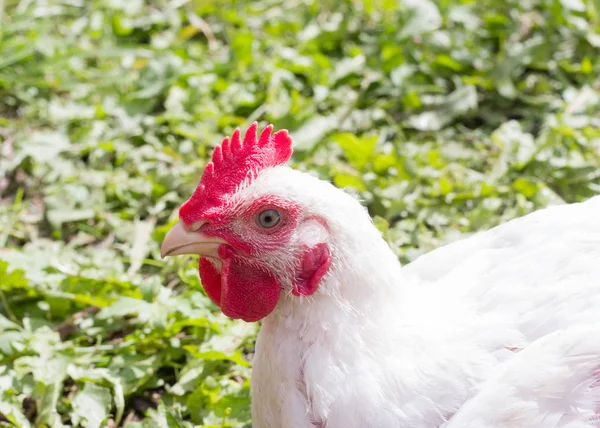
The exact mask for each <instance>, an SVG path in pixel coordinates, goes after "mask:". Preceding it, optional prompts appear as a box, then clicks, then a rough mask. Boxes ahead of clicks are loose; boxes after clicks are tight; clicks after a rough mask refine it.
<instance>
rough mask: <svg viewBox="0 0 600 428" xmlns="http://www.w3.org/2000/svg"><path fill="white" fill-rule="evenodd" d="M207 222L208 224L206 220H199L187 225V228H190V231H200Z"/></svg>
mask: <svg viewBox="0 0 600 428" xmlns="http://www.w3.org/2000/svg"><path fill="white" fill-rule="evenodd" d="M206 224H208V222H207V221H206V220H199V221H197V222H194V223H192V224H191V225H189V226H187V227H186V229H188V230H189V231H190V232H198V231H199V230H200V229H202V227H203V226H204V225H206Z"/></svg>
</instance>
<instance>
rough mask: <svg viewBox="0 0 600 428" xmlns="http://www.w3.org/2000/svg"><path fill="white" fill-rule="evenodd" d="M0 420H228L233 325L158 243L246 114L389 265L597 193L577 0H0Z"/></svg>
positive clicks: (594, 12)
mask: <svg viewBox="0 0 600 428" xmlns="http://www.w3.org/2000/svg"><path fill="white" fill-rule="evenodd" d="M0 7H1V8H2V20H1V22H2V24H1V27H0V116H1V117H0V141H1V142H2V143H1V146H0V425H2V426H19V427H29V426H41V427H43V426H48V427H59V426H63V425H64V426H87V427H99V426H106V425H108V426H118V425H120V424H125V425H126V426H128V427H141V426H144V427H146V426H147V427H155V426H163V427H167V426H168V427H188V426H192V425H200V426H211V427H212V426H216V427H219V426H223V427H239V426H249V419H250V415H249V399H248V392H249V381H248V377H249V373H250V364H249V362H248V361H249V358H250V357H251V354H252V347H253V340H254V337H255V334H256V330H257V328H256V326H254V325H248V324H244V323H241V322H231V321H229V320H227V319H225V318H224V317H223V316H222V315H220V314H219V313H218V312H217V311H216V308H215V306H214V305H212V304H211V303H210V301H209V299H208V298H207V297H206V296H205V294H204V292H203V291H202V287H201V285H200V283H199V279H198V274H197V269H196V262H195V260H194V259H193V258H192V257H189V258H187V259H186V258H174V259H170V260H166V261H162V260H160V257H159V253H158V248H159V244H160V241H161V239H162V237H163V236H164V233H165V232H166V230H167V229H168V228H169V226H170V225H172V224H173V223H174V221H175V220H176V216H177V208H178V206H179V204H180V203H181V202H183V201H184V200H185V199H186V198H187V197H188V196H189V195H190V193H191V191H192V190H193V188H194V186H195V184H196V182H197V180H198V178H199V175H200V173H201V171H202V167H203V166H204V164H205V162H206V158H207V156H208V155H209V153H210V150H211V148H212V147H213V146H214V144H216V143H217V142H219V141H220V139H221V138H222V137H223V136H224V135H226V134H230V133H231V131H232V130H233V129H234V128H235V127H237V126H246V125H247V124H249V123H250V122H252V121H253V120H258V121H260V122H261V123H262V124H265V123H267V122H272V123H274V124H275V126H276V128H288V129H289V130H290V131H291V132H292V135H293V137H294V139H295V150H296V152H295V155H294V158H293V163H294V165H295V166H296V167H298V168H301V169H305V170H312V171H314V172H316V173H317V174H319V175H320V176H321V177H323V178H325V179H330V180H333V181H334V182H335V183H336V184H337V185H338V186H340V187H346V188H347V189H348V191H351V192H354V193H356V194H357V195H358V196H359V197H361V198H362V199H363V200H364V203H365V204H366V205H367V206H368V208H369V210H370V212H371V214H372V215H373V217H374V218H375V221H376V224H377V225H378V227H379V228H380V229H381V230H382V232H383V233H384V234H385V236H386V238H387V239H388V240H389V242H390V244H391V245H392V247H393V248H394V250H395V251H397V253H398V256H399V257H400V258H401V260H402V261H403V262H408V261H410V260H412V259H414V258H415V257H416V256H418V255H419V254H420V253H422V252H424V251H428V250H430V249H432V248H435V247H436V246H438V245H440V244H442V243H444V242H447V241H450V240H452V239H456V237H457V236H458V235H459V234H465V233H471V232H473V231H476V230H480V229H483V228H488V227H491V226H493V225H495V224H498V223H500V222H503V221H506V220H507V219H510V218H513V217H515V216H517V215H521V214H523V213H526V212H529V211H531V210H533V209H535V208H538V207H542V206H545V205H547V204H552V203H562V202H563V201H567V202H571V201H577V200H581V199H585V198H586V197H588V196H590V195H592V194H594V193H598V192H600V126H599V125H600V115H599V114H598V111H599V108H600V93H599V89H600V80H598V77H597V76H598V75H600V4H599V3H598V1H597V0H596V1H594V0H587V1H586V0H560V1H559V0H527V1H520V0H519V1H517V0H507V1H502V2H501V1H496V0H478V1H470V0H437V1H433V0H402V1H398V0H363V1H360V0H339V1H331V0H293V1H286V2H285V6H284V5H283V2H282V1H278V0H260V1H242V0H237V1H235V0H197V1H195V0H172V1H167V0H155V1H150V0H148V1H143V0H131V1H127V2H126V1H122V2H121V1H114V0H90V1H85V0H22V1H15V0H4V1H0Z"/></svg>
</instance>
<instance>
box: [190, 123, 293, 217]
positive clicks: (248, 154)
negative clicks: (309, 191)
mask: <svg viewBox="0 0 600 428" xmlns="http://www.w3.org/2000/svg"><path fill="white" fill-rule="evenodd" d="M257 128H258V124H257V123H256V122H254V123H253V124H252V125H250V127H249V128H248V130H247V131H246V135H245V136H244V143H243V144H242V142H241V140H240V130H239V128H238V129H236V130H235V132H234V133H233V135H232V136H231V139H229V137H226V138H225V139H224V140H223V142H222V143H221V145H220V146H217V147H215V151H214V152H213V155H212V161H211V162H209V163H208V164H207V165H206V168H205V169H204V172H203V173H202V178H200V184H198V187H197V188H196V191H195V192H194V194H193V195H192V197H191V198H190V199H188V200H187V202H185V203H184V204H183V205H182V206H181V208H180V210H179V218H181V219H182V220H183V222H184V223H187V224H190V223H193V222H195V221H198V220H200V219H201V218H206V217H207V216H210V215H211V214H213V215H214V214H216V213H217V212H218V211H219V210H220V208H221V207H222V206H223V205H224V203H225V202H226V200H227V198H228V196H231V195H232V194H233V193H235V192H236V191H237V190H238V189H239V188H240V187H241V186H242V185H244V184H246V185H247V184H250V183H251V182H252V180H254V179H255V178H256V177H257V176H258V174H259V172H260V171H262V170H263V169H265V168H271V167H274V166H278V165H283V164H285V163H286V162H287V161H288V160H289V159H290V157H291V156H292V139H291V138H290V136H289V134H288V132H287V131H286V130H281V131H277V132H276V133H275V134H273V135H271V132H272V131H273V125H269V126H267V127H266V128H265V129H263V131H262V132H261V134H260V137H259V138H257V135H256V134H257Z"/></svg>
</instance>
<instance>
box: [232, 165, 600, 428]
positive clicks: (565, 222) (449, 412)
mask: <svg viewBox="0 0 600 428" xmlns="http://www.w3.org/2000/svg"><path fill="white" fill-rule="evenodd" d="M261 195H278V196H281V197H285V198H288V199H291V200H293V201H295V202H297V203H299V204H301V205H302V206H303V207H304V208H305V209H306V210H307V212H308V213H309V214H310V215H316V216H320V217H322V218H324V219H325V220H326V222H327V227H328V230H327V231H326V232H327V233H326V234H325V231H324V230H321V229H316V230H313V229H312V227H313V226H311V225H308V226H307V227H308V230H310V232H309V233H305V232H306V229H302V228H299V230H298V231H297V233H296V234H295V235H294V238H293V241H292V243H291V245H289V246H288V247H286V248H285V249H283V250H282V252H281V253H280V254H278V255H277V257H276V258H274V260H272V262H273V263H279V264H280V265H281V266H284V265H289V264H290V263H292V262H293V260H292V259H291V257H293V255H294V249H295V248H296V247H297V246H300V245H302V244H303V243H305V242H307V241H311V242H312V241H314V239H315V238H320V239H323V237H325V238H324V239H325V240H326V243H327V244H328V245H329V247H330V249H331V251H332V256H333V263H332V265H331V267H330V270H329V272H328V274H327V275H326V276H325V277H324V279H323V280H322V281H321V284H320V286H319V290H318V291H317V292H316V293H315V294H314V295H312V296H310V297H308V298H299V297H297V296H292V295H291V293H283V295H282V297H281V299H280V302H279V304H278V306H277V307H276V309H275V311H274V312H273V313H272V314H271V315H269V316H268V317H267V318H265V320H264V321H263V325H262V329H261V331H260V334H259V337H258V340H257V343H256V354H255V357H254V368H253V375H252V412H253V426H254V428H281V427H286V428H287V427H289V428H306V427H310V428H314V427H319V428H325V427H326V428H389V427H398V428H402V427H417V428H418V427H423V428H425V427H439V426H442V425H443V424H444V423H446V422H447V421H448V420H450V419H451V418H452V416H453V415H454V414H455V413H457V411H459V409H461V407H462V406H463V405H465V403H468V402H469V400H475V399H478V400H482V401H485V400H489V401H490V402H491V401H493V400H491V399H490V398H489V395H483V396H481V398H477V397H478V396H476V394H477V393H478V391H479V388H481V387H482V385H489V384H486V383H485V382H486V381H487V380H489V381H490V382H491V379H493V378H492V377H493V376H494V375H495V374H496V375H497V370H499V369H502V368H503V367H506V368H505V370H507V371H510V372H511V373H513V371H514V373H516V374H518V371H519V368H518V364H519V363H518V360H515V358H516V357H517V356H519V358H523V359H527V358H528V355H530V354H529V353H525V351H523V353H522V354H520V353H515V352H514V351H513V350H514V349H519V350H520V349H527V348H528V347H529V346H534V345H532V344H533V343H537V342H536V341H538V340H539V339H541V338H543V337H544V336H546V335H549V334H558V333H557V332H560V331H563V330H564V333H563V337H566V339H565V340H563V341H562V342H561V341H558V342H556V344H554V342H552V343H551V344H549V345H545V343H546V342H543V341H542V342H540V345H536V346H538V348H539V347H544V346H550V347H551V346H555V347H558V348H560V346H561V343H565V344H566V343H569V341H568V340H569V339H570V336H568V335H570V334H576V333H573V332H578V331H579V330H573V328H574V327H575V326H586V325H590V326H591V325H593V324H594V323H600V310H599V309H598V308H600V280H599V278H600V197H596V198H593V199H592V200H590V201H588V202H586V203H582V204H574V205H569V206H557V207H552V208H548V209H545V210H542V211H540V212H537V213H534V214H531V215H528V216H525V217H523V218H521V219H517V220H514V221H511V222H508V223H507V224H504V225H502V226H500V227H497V228H495V229H493V230H491V231H488V232H484V233H481V234H479V235H476V236H474V237H471V238H469V239H467V240H465V241H462V242H457V243H454V244H451V245H448V246H446V247H443V248H440V249H438V250H436V251H433V252H432V253H430V254H428V255H425V256H422V257H421V258H420V259H418V260H416V261H415V262H414V263H411V264H410V265H408V266H407V267H405V268H401V266H400V264H399V263H398V260H397V258H396V257H395V255H394V254H393V252H392V251H391V250H390V249H389V247H388V246H387V244H386V243H385V241H384V240H383V239H382V237H381V235H380V233H379V232H378V231H377V229H376V228H375V227H374V226H373V224H372V222H371V219H370V218H369V216H368V214H367V212H366V210H365V209H364V208H363V207H362V206H361V205H360V204H359V203H358V202H357V201H356V200H354V199H353V198H352V197H350V196H349V195H347V194H346V193H344V192H342V191H341V190H339V189H336V188H335V187H334V186H332V185H331V184H329V183H326V182H323V181H320V180H317V179H316V178H314V177H311V176H309V175H307V174H303V173H300V172H297V171H293V170H291V169H289V168H287V167H277V168H273V169H270V170H267V171H265V172H263V173H262V174H261V175H260V176H259V177H258V178H257V179H256V180H255V181H254V182H253V183H252V184H251V185H250V186H248V187H247V188H245V189H242V190H241V191H240V192H239V193H238V194H237V195H236V198H239V201H245V200H247V201H252V200H254V199H255V198H256V197H258V196H261ZM564 335H567V336H564ZM581 339H582V338H581V337H575V336H573V340H574V341H577V340H581ZM591 340H592V339H591ZM538 348H531V349H532V351H531V355H532V356H531V357H529V358H530V359H531V360H534V361H535V359H536V354H535V352H536V349H538ZM553 349H555V348H553ZM595 349H596V348H589V349H588V350H589V352H591V353H594V352H595ZM558 351H560V349H558ZM563 351H564V352H567V353H566V354H564V355H562V354H560V353H559V354H557V355H556V356H555V357H556V358H554V359H550V360H549V362H548V364H549V366H551V365H552V364H556V366H555V367H554V368H553V370H555V372H552V373H549V375H548V376H549V377H548V378H547V379H545V380H546V381H547V382H549V385H551V383H552V382H553V381H554V379H555V378H556V377H557V376H560V374H558V375H557V374H556V373H559V372H560V370H562V369H565V370H566V369H567V367H571V368H572V369H573V370H579V368H578V366H576V365H571V366H569V364H571V363H570V362H568V361H567V360H568V358H567V357H568V355H570V354H568V350H563ZM561 355H562V356H564V358H563V360H564V361H565V362H564V363H561V362H560V361H563V360H561V359H560V357H561ZM590 357H591V355H590ZM513 360H514V364H516V365H517V367H513V366H508V365H506V364H507V362H513ZM529 363H530V364H531V361H529ZM523 364H524V367H529V366H527V364H526V363H525V362H524V363H523ZM561 364H564V367H562V366H561ZM533 365H534V366H535V364H533ZM581 367H583V366H581ZM581 370H584V369H583V368H581ZM582 373H583V372H582ZM517 377H518V376H517ZM521 380H522V381H523V382H524V383H525V384H526V385H525V386H528V385H527V379H525V378H523V379H521ZM542 380H544V379H542ZM499 386H500V385H499ZM529 386H530V390H531V394H535V393H536V388H535V386H534V385H529ZM488 387H489V388H491V390H490V392H491V393H493V388H494V387H493V385H491V386H488ZM483 392H484V391H483V390H482V392H481V393H483ZM563 392H564V393H565V394H566V393H567V392H568V389H565V391H563ZM501 393H502V392H501V391H499V394H501ZM594 394H595V392H594ZM584 395H585V394H584ZM584 395H581V397H583V396H584ZM474 397H476V398H474ZM586 397H587V396H586ZM529 398H530V400H531V401H532V402H533V401H535V400H536V399H538V398H539V397H534V396H532V397H529ZM566 399H573V400H577V398H576V397H575V398H574V397H567V398H566ZM474 402H475V401H474ZM486 403H488V405H487V408H488V409H489V410H490V411H492V412H497V413H498V414H497V416H498V417H502V416H501V415H502V414H508V413H509V412H510V411H511V410H512V409H511V405H510V403H507V405H506V406H505V407H502V406H499V408H498V409H494V408H493V407H492V406H491V405H490V404H489V402H488V401H486ZM556 405H557V406H558V407H560V408H563V407H564V400H563V401H559V402H558V403H557V404H556ZM469 408H470V407H469ZM469 408H467V407H465V409H466V410H465V412H468V411H469ZM556 411H557V412H558V409H556ZM469 414H473V415H476V413H474V412H473V411H471V413H467V416H464V417H466V418H468V417H469V416H468V415H469ZM493 416H494V415H490V417H493ZM473 417H475V416H473ZM527 417H529V416H527ZM543 417H544V416H543V415H541V414H540V415H537V416H536V415H534V418H533V419H532V420H534V421H535V420H538V419H535V418H543ZM586 417H587V413H586ZM467 420H468V419H467ZM539 420H541V419H539ZM557 423H560V422H557ZM455 426H477V425H452V427H455ZM489 426H491V425H489ZM515 426H517V425H515ZM524 426H527V425H524ZM530 426H534V425H530ZM549 426H550V425H549ZM555 426H565V427H566V426H567V425H560V424H559V425H555ZM569 426H570V425H569ZM573 426H575V425H573Z"/></svg>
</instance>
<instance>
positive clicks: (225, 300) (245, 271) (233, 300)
mask: <svg viewBox="0 0 600 428" xmlns="http://www.w3.org/2000/svg"><path fill="white" fill-rule="evenodd" d="M266 209H276V210H277V211H278V212H279V213H280V214H281V220H280V222H279V223H278V224H277V225H276V226H275V227H273V228H270V229H265V228H262V227H261V226H259V225H258V224H257V223H256V217H257V216H258V214H259V213H260V212H262V211H264V210H266ZM300 216H301V208H300V207H299V206H297V205H296V204H293V203H291V202H289V201H286V200H284V199H281V198H277V197H263V198H259V199H257V200H256V201H254V202H253V203H252V204H251V205H250V207H248V208H247V209H245V210H244V211H243V212H242V213H239V214H233V215H226V216H223V215H222V216H219V217H220V218H217V217H216V216H215V217H214V218H213V219H212V220H213V221H212V222H211V221H210V220H209V223H208V224H206V225H205V226H204V227H203V228H202V232H203V233H205V234H207V235H210V236H215V237H219V238H222V239H224V240H226V241H227V242H228V244H223V245H221V247H220V248H219V257H220V258H221V260H222V262H223V265H222V268H221V272H220V273H219V271H218V270H217V269H216V267H215V265H214V264H213V263H212V262H211V261H209V260H208V259H206V258H200V262H199V270H200V278H201V279H202V284H203V286H204V288H205V290H206V293H207V294H208V296H209V297H210V298H211V299H212V300H213V301H214V302H215V303H216V304H217V305H219V307H220V308H221V310H222V311H223V313H224V314H225V315H227V316H229V317H231V318H236V319H240V318H241V319H243V320H244V321H247V322H254V321H258V320H260V319H262V318H264V317H265V316H267V315H268V314H270V313H271V312H272V311H273V310H274V309H275V306H276V305H277V302H278V301H279V296H280V293H281V290H282V284H281V282H280V279H279V278H280V275H278V272H273V270H272V268H271V267H270V266H268V265H267V264H266V263H265V262H263V261H261V260H259V259H258V258H256V257H255V256H258V255H263V256H264V255H265V253H268V252H269V251H278V250H280V249H281V248H285V247H286V246H287V245H288V244H289V241H290V237H291V235H292V233H293V231H294V229H295V227H296V226H297V224H298V221H299V218H300ZM296 257H297V262H296V267H295V269H294V271H293V272H285V274H289V275H287V276H288V277H292V278H293V283H292V290H291V291H292V294H293V295H295V296H309V295H311V294H313V293H314V292H315V291H317V289H318V285H319V282H320V280H321V278H322V277H323V276H324V275H325V273H327V269H328V268H329V265H330V264H331V256H330V252H329V248H328V247H327V245H326V244H324V243H319V244H317V245H315V246H313V247H308V246H306V245H305V246H304V248H303V249H302V251H301V252H299V253H298V254H296ZM279 274H282V273H281V272H279Z"/></svg>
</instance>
